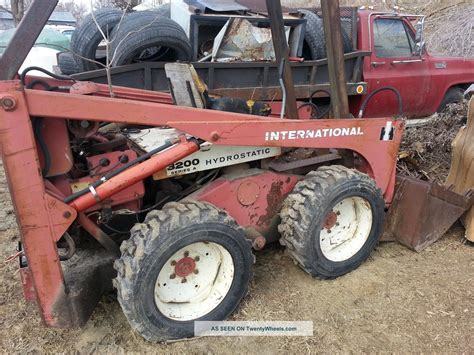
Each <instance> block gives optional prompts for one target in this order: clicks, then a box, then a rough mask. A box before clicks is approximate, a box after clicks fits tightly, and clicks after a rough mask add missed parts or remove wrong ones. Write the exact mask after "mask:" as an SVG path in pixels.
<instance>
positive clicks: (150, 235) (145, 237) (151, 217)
mask: <svg viewBox="0 0 474 355" xmlns="http://www.w3.org/2000/svg"><path fill="white" fill-rule="evenodd" d="M203 221H205V222H220V223H225V224H227V225H229V226H231V227H232V228H234V229H236V230H238V231H239V232H240V233H241V234H242V236H243V237H244V238H245V231H244V229H243V228H242V227H240V226H239V225H238V224H237V222H236V221H235V220H234V219H233V218H231V217H230V216H229V215H228V214H227V213H226V212H225V211H223V210H219V209H218V208H216V207H215V206H213V205H211V204H209V203H204V202H198V201H182V202H170V203H168V204H166V205H165V206H164V207H163V209H162V210H154V211H151V212H149V213H148V215H147V216H146V218H145V221H144V222H143V223H138V224H136V225H135V226H134V227H133V228H132V230H131V237H130V238H129V239H128V240H126V241H124V242H123V243H122V245H121V247H120V250H121V252H122V257H121V258H120V259H118V260H116V261H115V262H114V268H115V270H116V271H117V277H116V278H115V279H114V280H113V284H114V287H115V288H116V289H117V299H118V301H119V303H120V305H121V307H122V310H123V312H124V314H125V316H126V318H127V319H128V321H129V323H130V325H131V327H132V328H133V329H134V330H135V331H137V332H138V333H139V334H141V335H142V336H143V337H144V338H145V339H147V340H149V341H157V340H162V338H160V339H157V338H156V334H154V333H153V332H150V331H149V330H148V329H146V327H144V325H143V322H142V321H141V319H140V318H139V317H135V312H134V311H133V310H131V309H130V306H129V305H130V303H129V300H130V299H131V298H132V297H133V284H134V280H133V278H134V276H135V275H137V274H138V272H139V270H140V267H141V263H142V261H143V260H144V258H145V256H147V254H146V251H147V250H152V248H149V245H150V244H153V243H157V241H158V239H159V238H160V235H162V234H165V233H168V232H169V231H170V230H173V229H175V228H180V227H183V226H186V225H190V224H193V223H199V222H203ZM248 291H249V290H248V287H247V290H246V291H245V294H247V293H248Z"/></svg>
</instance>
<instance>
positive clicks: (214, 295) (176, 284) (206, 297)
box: [155, 242, 234, 321]
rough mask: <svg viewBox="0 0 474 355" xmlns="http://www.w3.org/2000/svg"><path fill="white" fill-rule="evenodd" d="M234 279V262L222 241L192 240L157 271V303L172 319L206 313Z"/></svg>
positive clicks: (212, 308) (161, 310)
mask: <svg viewBox="0 0 474 355" xmlns="http://www.w3.org/2000/svg"><path fill="white" fill-rule="evenodd" d="M233 279H234V262H233V260H232V257H231V255H230V253H229V252H228V251H227V250H226V249H225V248H224V247H222V246H221V245H219V244H216V243H211V242H199V243H194V244H190V245H188V246H186V247H184V248H182V249H180V250H178V251H177V252H176V253H175V254H174V255H173V256H172V257H171V258H170V259H169V260H167V261H166V263H165V264H164V265H163V268H162V269H161V270H160V273H159V274H158V277H157V280H156V283H155V304H156V306H157V307H158V309H159V310H160V312H161V313H162V314H163V315H164V316H166V317H168V318H170V319H173V320H178V321H190V320H193V319H197V318H200V317H203V316H205V315H206V314H208V313H210V312H211V311H212V310H214V309H215V308H216V307H217V306H218V305H219V304H220V303H221V302H222V300H223V299H224V298H225V296H226V295H227V293H228V292H229V290H230V287H231V286H232V281H233Z"/></svg>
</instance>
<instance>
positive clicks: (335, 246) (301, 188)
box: [278, 166, 385, 279]
mask: <svg viewBox="0 0 474 355" xmlns="http://www.w3.org/2000/svg"><path fill="white" fill-rule="evenodd" d="M384 207H385V203H384V200H383V198H382V194H381V191H380V190H379V189H378V188H377V186H376V185H375V181H374V180H372V179H371V178H369V177H368V176H367V175H365V174H362V173H360V172H358V171H355V170H351V169H348V168H346V167H343V166H329V167H321V168H319V169H318V170H317V171H315V172H311V173H309V174H308V175H307V176H306V177H305V179H304V180H302V181H300V182H299V183H298V184H296V186H295V189H294V190H293V192H292V193H290V195H288V197H287V199H286V200H285V202H284V204H283V208H282V211H281V220H282V222H281V224H280V226H279V228H278V229H279V231H280V233H281V234H282V239H281V243H282V244H283V245H285V246H286V247H287V251H288V253H289V255H290V257H291V258H292V259H293V260H294V261H295V262H296V263H297V264H298V265H299V266H300V267H301V268H302V269H304V270H305V271H306V272H308V273H309V274H311V275H313V276H319V277H320V278H323V279H330V278H336V277H338V276H341V275H344V274H346V273H348V272H350V271H352V270H354V269H356V268H357V267H358V266H359V265H360V264H362V262H364V261H365V260H366V259H367V258H368V257H369V255H370V253H371V252H372V250H373V249H374V248H375V246H376V244H377V242H378V240H379V237H380V235H381V234H382V231H383V220H384Z"/></svg>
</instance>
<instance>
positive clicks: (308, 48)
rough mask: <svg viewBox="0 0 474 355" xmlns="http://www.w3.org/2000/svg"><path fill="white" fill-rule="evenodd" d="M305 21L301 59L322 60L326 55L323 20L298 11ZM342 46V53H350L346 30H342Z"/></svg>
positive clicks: (308, 12) (349, 42)
mask: <svg viewBox="0 0 474 355" xmlns="http://www.w3.org/2000/svg"><path fill="white" fill-rule="evenodd" d="M298 12H299V13H301V14H303V15H304V18H305V19H306V33H305V36H304V46H303V57H304V58H305V59H309V60H317V59H323V58H326V57H327V54H326V38H325V37H324V26H323V19H322V18H320V17H319V16H318V15H316V14H315V13H313V12H311V11H308V10H298ZM342 44H343V49H344V53H349V52H351V51H352V43H351V39H350V37H349V35H348V34H347V32H346V30H345V29H344V28H342Z"/></svg>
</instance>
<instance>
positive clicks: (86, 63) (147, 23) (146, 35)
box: [58, 8, 192, 75]
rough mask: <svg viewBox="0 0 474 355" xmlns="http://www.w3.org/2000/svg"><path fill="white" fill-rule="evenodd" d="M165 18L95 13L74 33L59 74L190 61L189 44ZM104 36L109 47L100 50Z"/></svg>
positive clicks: (152, 13)
mask: <svg viewBox="0 0 474 355" xmlns="http://www.w3.org/2000/svg"><path fill="white" fill-rule="evenodd" d="M161 10H163V9H161ZM165 10H166V9H165ZM163 15H165V16H163ZM168 15H169V14H168V13H167V12H166V11H139V12H133V13H130V14H125V15H124V14H123V13H122V11H120V10H118V9H113V8H103V9H100V10H97V11H95V12H94V14H93V15H92V14H91V15H89V16H87V17H86V18H85V19H84V21H83V22H82V24H81V26H80V27H79V28H77V29H76V31H74V34H73V36H72V39H71V52H70V53H61V54H60V55H59V58H58V64H59V67H60V69H61V72H62V73H63V74H66V75H70V74H75V73H80V72H85V71H91V70H96V69H102V68H104V66H105V65H106V64H107V63H109V64H110V65H111V66H120V65H126V64H132V63H138V62H143V61H161V62H173V61H189V60H191V55H192V51H191V44H190V42H189V39H188V38H187V36H186V33H185V32H184V30H183V29H182V28H181V26H179V25H178V24H177V23H176V22H174V21H172V20H170V19H169V18H168V17H166V16H168ZM104 36H106V38H108V40H109V46H108V48H107V46H105V45H102V47H105V48H103V49H102V48H101V43H102V44H103V43H104V42H105V41H104Z"/></svg>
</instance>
